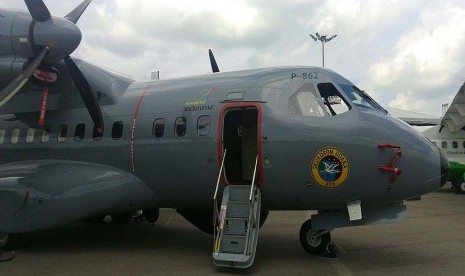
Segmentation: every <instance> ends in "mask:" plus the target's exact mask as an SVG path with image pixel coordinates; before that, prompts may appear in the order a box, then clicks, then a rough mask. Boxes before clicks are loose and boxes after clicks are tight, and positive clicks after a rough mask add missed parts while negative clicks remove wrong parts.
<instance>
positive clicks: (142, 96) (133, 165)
mask: <svg viewBox="0 0 465 276" xmlns="http://www.w3.org/2000/svg"><path fill="white" fill-rule="evenodd" d="M149 87H150V85H147V87H145V89H144V90H143V91H142V94H140V97H139V101H138V102H137V106H136V109H135V110H134V116H133V118H132V128H131V142H130V143H129V155H130V158H131V171H132V173H133V174H135V171H136V167H135V158H134V138H135V132H136V122H137V114H138V113H139V109H140V106H141V104H142V99H143V98H144V96H145V94H147V91H148V89H149Z"/></svg>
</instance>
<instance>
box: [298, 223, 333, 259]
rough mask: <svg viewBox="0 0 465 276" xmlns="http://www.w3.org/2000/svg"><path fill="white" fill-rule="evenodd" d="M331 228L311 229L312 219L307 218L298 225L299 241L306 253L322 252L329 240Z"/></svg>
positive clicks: (325, 249) (324, 250)
mask: <svg viewBox="0 0 465 276" xmlns="http://www.w3.org/2000/svg"><path fill="white" fill-rule="evenodd" d="M330 231H331V230H312V221H311V219H308V220H307V221H305V222H304V224H302V226H301V227H300V234H299V237H300V243H301V244H302V247H303V248H304V249H305V251H307V252H308V253H312V254H323V253H325V252H326V251H327V247H328V244H329V243H330V242H331V233H330Z"/></svg>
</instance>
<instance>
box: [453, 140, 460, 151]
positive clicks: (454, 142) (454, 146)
mask: <svg viewBox="0 0 465 276" xmlns="http://www.w3.org/2000/svg"><path fill="white" fill-rule="evenodd" d="M452 147H453V148H454V149H456V148H458V147H459V145H458V143H457V141H452Z"/></svg>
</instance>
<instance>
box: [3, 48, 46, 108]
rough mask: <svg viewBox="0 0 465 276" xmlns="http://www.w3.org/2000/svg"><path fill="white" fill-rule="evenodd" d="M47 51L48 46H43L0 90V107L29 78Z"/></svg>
mask: <svg viewBox="0 0 465 276" xmlns="http://www.w3.org/2000/svg"><path fill="white" fill-rule="evenodd" d="M47 51H48V47H44V48H43V49H42V51H40V53H39V55H38V56H37V57H36V58H35V59H34V60H33V61H32V62H31V63H30V64H29V65H28V66H27V67H26V69H24V71H23V72H22V73H21V74H20V75H19V76H17V77H16V78H14V79H13V80H12V81H11V82H10V83H9V84H8V85H7V86H6V87H5V88H3V89H2V91H1V92H0V107H1V106H2V105H4V104H5V103H7V102H8V101H9V100H10V99H11V98H13V96H14V95H16V93H18V91H19V90H20V89H21V88H22V87H23V85H24V84H25V83H26V82H27V81H28V80H29V77H30V76H31V75H32V73H33V72H34V70H35V69H36V68H37V66H39V64H40V63H41V62H42V60H43V59H44V57H45V54H46V53H47Z"/></svg>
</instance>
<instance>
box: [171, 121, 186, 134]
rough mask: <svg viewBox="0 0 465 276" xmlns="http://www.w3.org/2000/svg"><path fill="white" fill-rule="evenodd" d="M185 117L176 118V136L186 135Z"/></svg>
mask: <svg viewBox="0 0 465 276" xmlns="http://www.w3.org/2000/svg"><path fill="white" fill-rule="evenodd" d="M186 129H187V126H186V118H185V117H178V118H177V119H176V123H175V127H174V134H175V135H176V136H177V137H184V136H186Z"/></svg>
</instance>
